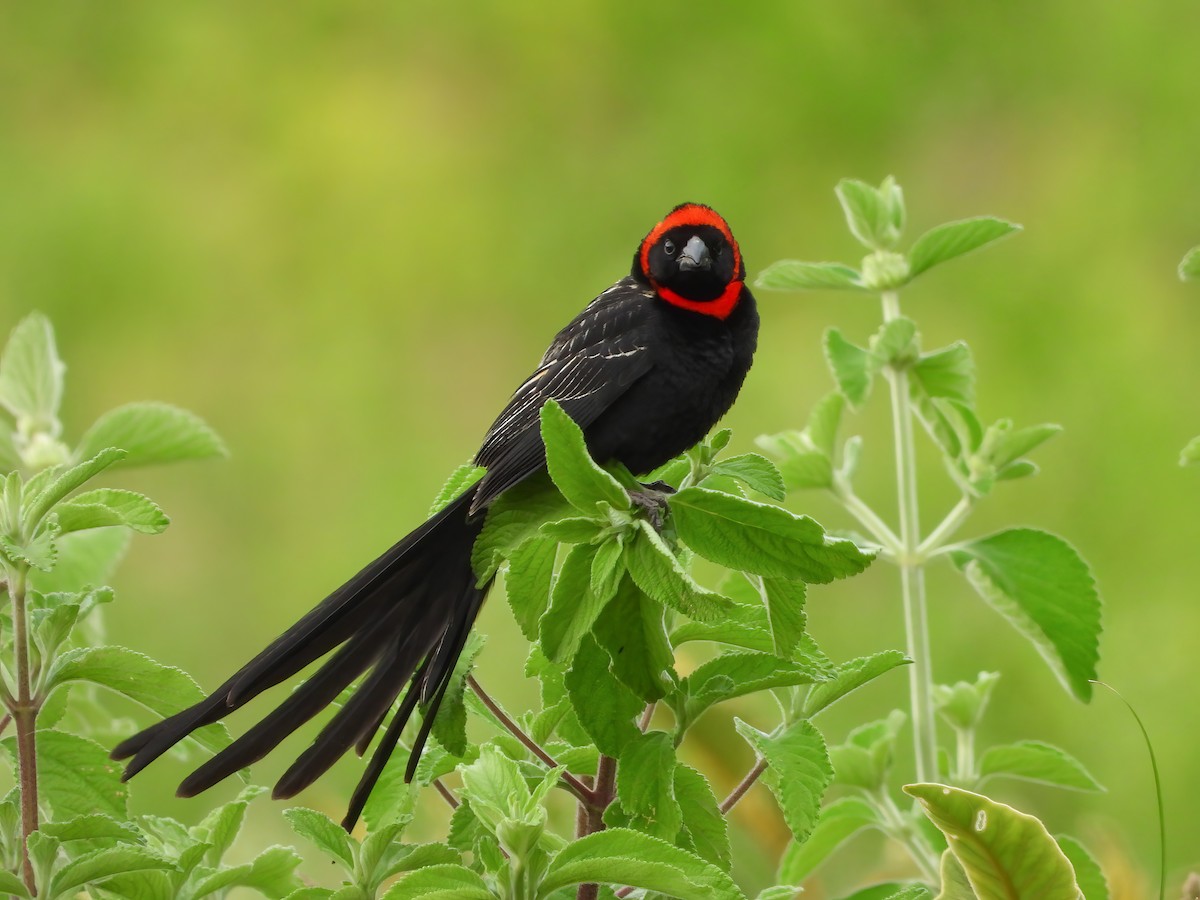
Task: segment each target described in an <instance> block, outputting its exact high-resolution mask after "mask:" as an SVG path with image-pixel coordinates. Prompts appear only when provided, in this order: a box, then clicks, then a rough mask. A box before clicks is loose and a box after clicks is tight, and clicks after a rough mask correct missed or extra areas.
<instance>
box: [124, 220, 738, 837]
mask: <svg viewBox="0 0 1200 900" xmlns="http://www.w3.org/2000/svg"><path fill="white" fill-rule="evenodd" d="M745 277H746V270H745V266H744V265H743V263H742V257H741V252H740V251H739V249H738V245H737V242H736V241H735V240H734V237H733V233H732V232H731V231H730V230H729V226H728V225H727V224H726V222H725V220H724V219H723V218H721V216H720V215H718V214H717V213H716V212H715V211H714V210H712V209H711V208H709V207H707V206H703V205H701V204H697V203H685V204H682V205H681V206H677V207H675V209H673V210H671V212H670V213H669V214H668V215H667V216H666V218H664V219H663V220H662V221H661V222H659V223H658V224H657V225H655V226H654V228H653V229H651V231H650V233H649V234H648V235H646V237H645V239H644V240H643V241H642V243H641V245H640V246H639V247H638V251H637V253H636V254H635V256H634V258H633V270H632V273H631V274H630V275H628V276H626V277H624V278H622V279H621V280H620V281H618V282H617V283H616V284H614V285H613V286H612V287H610V288H608V289H607V290H606V291H604V292H603V293H602V294H600V296H598V297H597V298H596V299H595V300H593V301H592V302H591V303H590V304H588V306H587V308H586V309H584V311H583V312H582V313H580V314H579V315H578V316H577V317H576V318H575V319H574V320H573V321H572V322H571V323H570V324H569V325H567V327H566V328H564V329H563V330H562V331H560V332H559V333H558V335H557V336H556V337H555V338H554V340H553V342H552V343H551V344H550V348H549V349H548V350H547V351H546V354H545V356H543V357H542V361H541V362H540V363H539V365H538V367H537V369H536V370H535V371H534V373H533V374H532V375H530V376H529V378H528V379H526V381H525V382H524V384H522V385H521V386H520V387H519V388H517V391H516V393H515V394H514V395H513V398H512V399H511V400H510V401H509V403H508V405H507V406H506V407H505V408H504V411H503V412H501V413H500V416H499V418H497V419H496V422H495V424H493V425H492V427H491V429H490V430H489V431H488V433H487V435H486V436H485V437H484V439H483V446H482V447H481V448H480V450H479V453H478V454H477V455H476V457H475V462H476V463H477V464H478V465H480V466H483V467H485V468H486V470H487V472H486V474H485V475H484V477H483V478H482V479H481V480H480V481H479V483H478V484H477V485H476V486H475V487H474V488H472V489H470V490H468V491H467V492H466V493H465V494H463V495H462V496H461V497H459V498H458V499H457V500H455V501H454V502H453V503H451V504H450V505H449V506H448V507H446V508H445V509H444V510H442V511H441V512H439V513H438V514H437V515H435V516H433V517H432V518H431V519H429V520H428V521H427V522H425V523H424V524H423V525H421V526H420V527H419V528H417V529H416V530H415V531H414V532H412V533H411V534H409V535H408V536H407V537H405V538H403V539H402V540H401V541H400V542H399V543H397V544H395V545H394V546H393V547H392V548H391V549H389V550H388V551H387V552H386V553H384V554H383V555H382V556H380V557H379V558H378V559H377V560H375V561H374V562H372V563H371V564H370V565H368V566H367V567H366V568H365V569H363V570H362V571H361V572H359V573H358V574H357V575H355V576H354V577H353V578H352V579H350V580H349V581H348V582H346V583H345V584H344V585H342V586H341V587H340V588H338V589H337V590H336V591H334V592H333V593H332V594H330V595H329V596H328V597H327V598H326V599H325V600H323V601H322V602H321V603H320V604H319V605H318V606H317V607H316V608H314V609H313V610H312V611H311V612H309V613H308V614H307V615H305V616H304V617H303V618H302V619H300V621H298V622H297V623H296V624H295V625H293V626H292V627H291V628H289V629H288V630H287V631H286V632H284V633H283V634H282V635H281V636H280V637H278V638H277V639H276V640H275V641H274V642H272V643H271V645H270V646H268V647H267V648H266V649H265V650H263V651H262V652H261V653H260V654H259V655H258V656H256V657H255V658H254V659H252V660H251V661H250V662H249V663H247V664H246V665H245V666H243V667H242V668H241V669H240V670H239V671H238V672H236V673H235V674H234V675H233V676H232V677H231V678H230V679H229V680H228V681H226V682H225V683H224V684H222V685H221V686H220V687H219V688H217V690H215V691H214V692H213V693H212V694H211V695H209V696H208V697H207V698H206V699H205V700H203V701H201V702H200V703H197V704H196V705H195V706H193V707H191V708H189V709H185V710H184V711H183V712H181V713H178V714H176V715H174V716H171V717H170V718H168V719H164V720H163V721H161V722H159V723H158V724H157V725H153V726H151V727H150V728H147V729H146V730H145V731H142V732H140V733H139V734H136V735H134V736H133V737H131V738H129V739H128V740H126V741H124V742H123V743H121V744H120V745H119V746H118V747H117V748H116V749H115V750H114V751H113V754H112V755H113V758H114V759H124V758H126V757H133V758H132V759H131V760H130V762H129V764H128V766H127V767H126V769H125V775H124V777H125V778H130V777H132V776H133V775H135V774H137V773H138V772H139V771H141V770H142V769H143V768H145V767H146V766H147V765H148V764H149V763H151V762H152V761H153V760H155V759H157V758H158V757H159V756H160V755H162V753H164V752H165V751H166V750H167V749H169V748H170V747H172V746H173V745H174V744H176V743H178V742H179V741H180V740H182V739H183V738H184V737H186V736H187V735H188V734H190V733H191V732H192V731H194V730H195V729H197V728H200V727H202V726H204V725H208V724H210V723H212V722H216V721H217V720H218V719H220V718H222V717H223V716H224V715H226V714H227V713H229V712H232V711H233V710H235V709H238V708H239V707H241V706H243V705H244V704H246V703H247V702H249V701H250V700H251V699H253V698H254V697H255V696H256V695H258V694H259V693H261V692H262V691H265V690H266V689H268V688H270V687H273V686H274V685H276V684H279V683H280V682H281V681H283V680H285V679H287V678H290V677H291V676H292V675H295V674H296V673H297V672H299V671H300V670H301V669H303V668H304V667H306V666H307V665H309V664H310V663H312V662H314V661H315V660H317V659H319V658H321V657H322V656H324V655H325V654H327V653H331V651H335V648H336V652H332V655H330V657H329V659H328V660H326V661H325V663H324V664H323V665H322V666H321V668H320V669H318V670H317V671H316V672H315V673H314V674H313V675H312V677H310V678H309V679H308V680H307V681H306V682H305V683H304V684H303V685H301V686H300V687H299V688H298V689H297V690H296V691H294V692H293V693H292V694H291V695H290V696H289V697H288V698H287V699H286V700H284V701H283V702H282V703H281V704H280V705H279V706H278V707H277V708H276V709H275V710H274V711H272V712H271V713H269V714H268V715H267V716H266V718H264V719H263V720H262V721H260V722H259V723H258V724H257V725H255V726H254V727H252V728H251V729H250V730H249V731H248V732H246V734H244V735H242V736H241V737H240V738H238V739H237V740H236V741H234V742H233V743H232V744H231V745H230V746H228V747H226V748H225V749H224V750H222V751H221V752H220V753H218V754H217V755H216V756H214V757H212V758H211V759H210V760H208V761H207V762H206V763H204V764H203V765H202V766H200V767H199V768H198V769H196V771H195V772H193V773H192V774H191V775H190V776H188V778H186V779H185V780H184V781H183V783H182V784H181V785H180V786H179V791H178V794H179V796H181V797H191V796H194V795H195V794H198V793H199V792H201V791H203V790H206V789H207V788H209V787H211V786H212V785H214V784H216V783H217V782H218V781H221V780H222V779H224V778H226V777H228V776H229V775H231V774H233V773H234V772H236V771H238V770H239V769H241V768H243V767H244V766H247V765H249V764H250V763H253V762H255V761H257V760H259V759H261V758H262V757H264V756H265V755H266V754H267V753H269V752H270V751H271V750H272V749H274V748H275V746H276V745H278V744H279V743H280V742H281V741H282V740H283V739H284V738H285V737H287V736H288V735H289V734H291V733H292V732H293V731H295V730H296V729H297V728H299V727H300V726H301V725H302V724H304V723H305V722H307V721H308V720H309V719H311V718H312V717H313V716H315V715H316V714H317V713H318V712H320V711H321V710H322V709H324V708H325V707H326V706H328V705H329V704H330V703H331V702H332V701H333V700H334V699H335V698H336V697H337V696H338V695H339V694H340V693H341V692H342V691H343V689H345V688H346V687H347V685H349V684H350V683H351V682H352V681H354V680H355V679H356V678H359V677H360V676H363V680H362V682H361V683H360V684H359V686H358V688H357V689H356V690H355V691H354V693H353V694H352V695H351V697H350V699H349V700H348V701H347V702H346V703H345V704H344V705H343V706H342V708H341V709H340V710H339V711H338V712H337V713H336V714H335V715H334V716H333V718H332V719H330V721H329V723H328V724H327V725H326V726H325V727H324V729H323V730H322V731H321V732H320V734H319V735H318V736H317V738H316V739H315V740H314V741H313V743H312V745H311V746H309V748H308V749H307V750H306V751H305V752H304V753H303V754H302V755H301V756H300V758H299V759H297V760H296V762H295V763H294V764H293V765H292V766H291V768H289V769H288V771H287V772H286V773H285V774H284V775H283V777H282V778H281V779H280V780H279V782H278V784H276V786H275V790H274V796H275V797H276V798H283V797H291V796H293V795H294V794H296V793H297V792H298V791H300V790H302V789H303V788H305V787H307V786H308V785H310V784H311V783H312V782H313V781H315V780H316V779H317V778H318V777H319V776H320V775H322V774H323V773H324V772H325V771H326V770H327V769H329V767H330V766H332V765H333V764H334V762H336V761H337V760H338V759H339V758H340V757H341V756H342V755H343V754H344V753H346V751H348V750H349V749H350V748H351V747H354V746H356V745H357V746H358V749H359V752H360V753H361V752H363V751H364V750H365V749H366V747H367V745H368V744H369V743H370V741H371V740H372V738H373V736H374V734H375V732H376V731H378V729H379V728H380V726H381V725H382V723H383V721H384V719H385V717H386V716H387V713H388V711H389V710H390V709H391V708H392V705H393V703H395V701H396V699H397V697H399V695H400V693H401V692H402V691H404V690H405V687H406V686H407V688H408V690H407V692H406V693H405V696H404V700H403V702H402V703H401V705H400V707H399V709H398V711H397V712H396V714H395V715H394V716H393V717H392V720H391V724H390V725H389V726H388V728H387V731H386V732H385V734H384V736H383V738H382V740H381V742H380V745H379V747H378V748H377V749H376V751H375V754H374V756H373V757H372V759H371V762H370V763H369V764H368V766H367V769H366V771H365V772H364V774H363V776H362V780H361V781H360V782H359V785H358V788H357V789H356V791H355V793H354V796H353V798H352V800H351V802H350V808H349V811H348V812H347V814H346V819H345V820H344V821H343V825H345V827H347V828H351V827H353V825H354V823H355V822H356V821H357V819H358V816H359V814H360V813H361V811H362V807H363V804H364V803H365V802H366V799H367V796H368V795H369V794H370V791H371V788H372V787H373V786H374V784H375V782H376V780H377V779H378V777H379V774H380V772H381V771H382V770H383V766H384V764H385V763H386V762H387V759H388V757H389V756H390V755H391V753H392V751H393V750H394V749H395V746H396V743H397V742H398V740H399V738H400V732H401V730H402V729H403V728H404V725H405V723H406V722H407V721H408V719H409V717H410V716H411V715H412V713H413V711H414V709H415V708H416V705H417V703H418V701H421V702H424V703H426V704H428V708H427V712H426V715H425V720H424V722H423V723H422V727H421V729H420V732H419V735H418V736H417V739H416V741H415V743H414V745H413V750H412V754H411V756H410V759H409V765H408V775H407V777H408V778H411V777H412V773H413V771H414V768H415V765H416V762H417V760H418V758H419V756H420V753H421V749H422V748H423V746H424V743H425V740H426V738H427V737H428V734H429V729H430V727H431V725H432V722H433V718H434V716H435V715H436V713H437V710H438V705H439V704H440V702H441V699H442V696H443V694H444V693H445V691H446V687H447V685H448V684H449V682H450V679H451V675H452V673H453V671H454V664H455V662H456V660H457V659H458V657H459V655H460V654H461V652H462V648H463V645H464V643H465V642H466V639H467V634H468V632H469V631H470V629H471V625H472V624H473V623H474V621H475V617H476V615H478V613H479V609H480V607H481V606H482V605H483V600H484V596H485V595H486V594H487V589H488V585H484V586H482V587H480V586H478V585H477V584H476V577H475V573H474V572H473V571H472V569H471V549H472V546H473V544H474V542H475V538H476V537H477V536H478V535H479V533H480V531H481V530H482V528H483V524H484V521H485V517H486V515H487V509H488V506H489V505H490V504H491V503H492V502H493V501H494V500H495V499H496V498H497V497H498V496H499V495H500V494H501V493H503V492H504V491H506V490H508V489H509V488H511V487H513V486H514V485H516V484H519V483H520V482H521V481H523V480H524V479H526V478H528V477H529V476H531V475H533V474H535V473H537V472H540V471H543V470H544V469H545V466H546V452H545V448H544V447H543V445H542V439H541V433H540V429H539V413H540V410H541V407H542V404H543V403H545V401H546V400H548V399H554V400H556V401H557V402H558V403H559V404H560V405H561V406H562V408H563V409H564V410H565V411H566V412H567V414H568V415H570V416H571V418H572V419H573V420H574V421H575V422H576V423H578V425H579V426H580V428H582V429H583V433H584V436H585V438H586V440H587V444H588V449H589V451H590V453H591V454H592V456H593V458H595V459H596V460H598V461H600V462H606V461H610V460H616V461H619V462H621V463H623V464H624V465H625V466H627V467H628V468H629V469H630V470H631V471H632V472H634V473H635V474H642V473H646V472H649V471H651V470H653V469H655V468H657V467H658V466H660V465H662V464H663V463H665V462H666V461H668V460H670V459H671V458H673V457H675V456H677V455H679V454H680V453H682V452H683V451H684V450H686V449H688V448H689V447H691V446H692V445H693V444H695V443H696V442H698V441H699V440H700V439H701V438H703V437H704V436H705V435H706V434H707V433H708V431H709V429H711V428H712V426H713V425H714V424H715V423H716V422H717V421H718V420H719V419H720V418H721V417H722V416H723V415H724V414H725V412H726V411H727V410H728V409H729V407H730V406H731V405H732V404H733V401H734V398H735V397H736V396H737V393H738V390H739V389H740V388H741V386H742V381H743V379H744V378H745V377H746V372H747V371H748V370H749V368H750V363H751V360H752V357H753V355H754V348H755V345H756V343H757V339H758V312H757V310H756V309H755V303H754V298H753V297H752V296H751V294H750V291H749V290H747V288H746V286H745V284H744V281H745Z"/></svg>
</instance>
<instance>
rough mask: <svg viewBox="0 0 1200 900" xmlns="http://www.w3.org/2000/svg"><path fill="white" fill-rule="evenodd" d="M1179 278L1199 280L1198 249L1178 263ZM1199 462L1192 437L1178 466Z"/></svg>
mask: <svg viewBox="0 0 1200 900" xmlns="http://www.w3.org/2000/svg"><path fill="white" fill-rule="evenodd" d="M1179 278H1180V280H1182V281H1194V280H1197V279H1200V247H1193V248H1192V249H1191V250H1189V251H1188V252H1187V253H1186V254H1185V255H1184V257H1183V259H1182V260H1180V262H1179ZM1197 462H1200V437H1194V438H1192V439H1191V440H1190V441H1188V444H1187V446H1186V447H1184V448H1183V451H1182V452H1181V453H1180V454H1179V464H1180V465H1181V466H1190V465H1194V464H1195V463H1197Z"/></svg>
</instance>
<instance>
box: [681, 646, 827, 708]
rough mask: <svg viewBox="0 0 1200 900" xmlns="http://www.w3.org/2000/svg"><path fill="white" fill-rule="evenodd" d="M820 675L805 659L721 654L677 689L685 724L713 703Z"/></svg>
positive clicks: (822, 675) (822, 674)
mask: <svg viewBox="0 0 1200 900" xmlns="http://www.w3.org/2000/svg"><path fill="white" fill-rule="evenodd" d="M824 678H825V673H824V672H823V671H822V670H821V669H820V668H818V667H816V666H814V665H811V664H810V663H809V662H807V661H799V662H793V661H790V660H786V659H780V658H779V657H777V656H773V655H770V654H767V653H742V652H730V653H722V654H721V655H720V656H717V657H715V658H713V659H710V660H709V661H708V662H706V663H703V664H702V665H700V666H697V667H696V669H695V671H693V672H692V673H691V674H690V675H688V676H687V677H686V678H684V679H683V681H682V683H681V685H680V689H681V691H682V692H683V695H684V697H685V707H684V708H685V710H686V725H689V726H690V724H691V723H692V722H694V721H696V720H697V719H698V718H700V716H701V715H702V714H703V713H704V712H705V711H706V710H707V709H708V708H709V707H710V706H713V705H715V704H717V703H723V702H725V701H726V700H732V699H733V698H735V697H743V696H745V695H746V694H753V693H757V692H758V691H763V690H767V689H769V688H776V687H787V686H790V685H797V684H812V683H813V682H815V681H822V680H823V679H824Z"/></svg>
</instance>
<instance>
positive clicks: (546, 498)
mask: <svg viewBox="0 0 1200 900" xmlns="http://www.w3.org/2000/svg"><path fill="white" fill-rule="evenodd" d="M572 514H573V512H572V507H571V506H570V504H568V503H567V501H566V500H565V499H563V496H562V494H561V493H559V492H558V491H557V490H556V489H555V487H554V485H553V484H552V483H551V481H550V478H549V476H547V475H546V474H545V473H542V474H540V475H536V476H533V477H531V478H528V479H526V480H525V481H523V482H521V483H520V484H518V485H517V486H516V487H511V488H509V489H508V490H507V491H505V492H504V493H503V494H501V495H500V496H499V497H497V498H496V500H495V502H493V503H492V505H491V506H489V507H488V511H487V518H486V520H485V521H484V525H483V531H482V532H480V534H479V537H477V538H476V539H475V546H474V547H473V548H472V550H471V568H472V569H474V570H475V576H476V578H478V581H479V584H480V585H484V584H487V583H488V582H490V581H491V579H492V578H493V577H495V574H496V570H497V569H498V568H499V567H500V565H501V564H502V563H503V562H504V561H505V560H507V559H509V558H510V557H512V555H513V553H514V552H515V551H516V550H517V548H518V547H520V546H521V545H522V544H524V543H525V542H526V541H527V540H529V539H530V538H532V537H541V536H542V535H541V527H542V525H544V524H545V523H546V522H550V521H556V520H558V519H562V518H566V517H567V516H570V515H572Z"/></svg>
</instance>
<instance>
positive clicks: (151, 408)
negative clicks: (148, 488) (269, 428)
mask: <svg viewBox="0 0 1200 900" xmlns="http://www.w3.org/2000/svg"><path fill="white" fill-rule="evenodd" d="M106 447H120V448H121V449H122V450H124V451H125V455H124V456H123V457H122V459H121V462H122V463H123V464H124V465H127V466H145V465H151V464H155V463H168V462H179V461H182V460H190V459H208V458H210V457H213V456H228V455H229V451H228V450H226V449H225V445H224V444H223V443H222V442H221V439H220V438H219V437H218V436H217V433H216V432H215V431H213V430H212V428H210V427H209V426H208V425H207V424H206V423H205V422H204V420H203V419H201V418H200V417H199V416H197V415H196V414H195V413H191V412H188V411H187V410H186V409H180V408H179V407H177V406H171V405H170V404H167V403H130V404H128V405H126V406H119V407H117V408H116V409H114V410H110V411H109V412H107V413H105V414H104V415H102V416H101V417H100V418H99V419H97V420H96V422H95V424H94V425H92V427H91V428H89V429H88V431H87V433H86V434H85V435H84V436H83V440H82V441H80V443H79V448H78V449H77V450H76V451H75V452H76V456H77V458H86V457H89V456H95V455H96V454H97V453H100V452H101V451H102V450H104V449H105V448H106Z"/></svg>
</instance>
